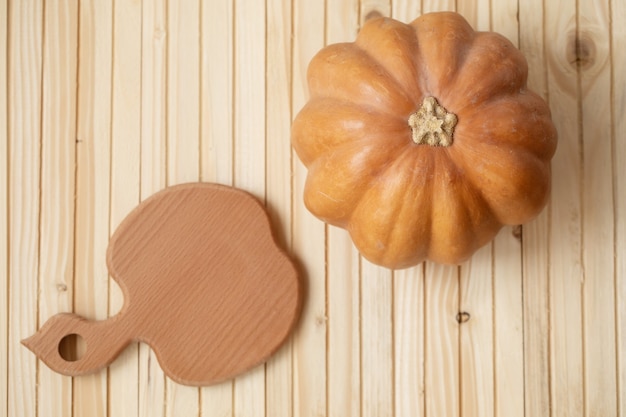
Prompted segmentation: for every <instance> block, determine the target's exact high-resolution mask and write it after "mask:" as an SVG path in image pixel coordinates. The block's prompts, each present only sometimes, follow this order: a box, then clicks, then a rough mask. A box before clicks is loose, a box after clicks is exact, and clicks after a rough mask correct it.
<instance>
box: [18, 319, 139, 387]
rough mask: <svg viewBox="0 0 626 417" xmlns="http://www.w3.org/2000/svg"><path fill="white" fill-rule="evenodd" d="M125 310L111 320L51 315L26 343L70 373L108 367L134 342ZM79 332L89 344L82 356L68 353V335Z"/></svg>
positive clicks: (57, 367)
mask: <svg viewBox="0 0 626 417" xmlns="http://www.w3.org/2000/svg"><path fill="white" fill-rule="evenodd" d="M124 316H125V314H123V312H121V313H119V314H118V315H116V316H114V317H111V318H109V319H107V320H102V321H92V320H87V319H85V318H84V317H81V316H79V315H76V314H72V313H62V314H57V315H55V316H53V317H51V318H50V319H49V320H48V321H47V322H46V323H45V324H44V326H43V327H42V328H41V329H40V330H39V331H38V332H37V333H35V334H34V335H33V336H31V337H29V338H28V339H24V340H22V344H23V345H24V346H26V347H27V348H28V349H30V350H31V351H32V352H33V353H34V354H35V355H37V356H38V357H39V358H40V359H41V360H42V361H43V362H44V363H45V364H46V365H48V366H49V367H50V368H51V369H54V370H56V371H57V372H60V373H63V374H66V375H84V374H88V373H92V372H95V371H98V370H100V369H102V368H105V367H107V366H108V365H109V364H111V362H113V360H115V358H116V357H117V356H118V355H119V354H120V353H121V352H122V351H123V350H124V349H125V348H126V347H127V346H128V345H129V344H130V343H131V342H132V340H133V338H132V337H131V336H130V333H131V332H130V329H129V328H128V326H125V325H124V322H126V320H124ZM72 335H76V338H77V339H82V341H83V342H84V345H85V350H84V352H79V354H80V355H79V356H78V357H68V355H66V354H64V352H63V349H62V347H63V346H62V345H63V343H64V339H65V338H67V337H71V336H72Z"/></svg>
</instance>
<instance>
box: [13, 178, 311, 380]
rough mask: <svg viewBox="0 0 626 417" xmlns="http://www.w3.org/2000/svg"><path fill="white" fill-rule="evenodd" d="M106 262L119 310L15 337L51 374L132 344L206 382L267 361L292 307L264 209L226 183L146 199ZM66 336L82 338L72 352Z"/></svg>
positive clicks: (294, 293) (295, 307) (296, 290)
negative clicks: (79, 349) (119, 296)
mask: <svg viewBox="0 0 626 417" xmlns="http://www.w3.org/2000/svg"><path fill="white" fill-rule="evenodd" d="M107 265H108V267H109V271H110V273H111V275H112V276H113V278H114V279H115V280H116V281H117V282H118V283H119V285H120V287H121V288H122V291H123V293H124V297H125V298H124V300H125V302H124V306H123V308H122V310H121V311H120V312H119V313H118V314H117V315H115V316H114V317H111V318H109V319H108V320H104V321H90V320H87V319H85V318H82V317H80V316H78V315H75V314H69V313H67V314H58V315H56V316H54V317H52V318H50V319H49V320H48V321H47V322H46V323H45V324H44V326H43V327H42V328H41V329H40V330H39V331H38V332H37V333H36V334H35V335H33V336H32V337H30V338H28V339H26V340H24V341H23V344H24V345H26V346H27V347H28V348H29V349H31V350H32V351H33V352H34V353H35V354H36V355H37V356H38V357H39V358H40V359H41V360H43V361H44V362H45V363H46V364H47V365H48V366H49V367H50V368H52V369H53V370H54V371H57V372H60V373H62V374H65V375H82V374H87V373H91V372H95V371H97V370H99V369H102V368H104V367H106V366H108V365H109V364H110V363H111V362H112V361H113V360H114V359H115V358H116V357H117V356H118V354H119V353H120V352H121V351H122V350H123V349H124V348H125V347H126V346H127V345H128V344H129V343H131V342H132V341H139V342H144V343H147V344H149V345H150V346H151V347H152V349H153V350H154V352H155V354H156V356H157V358H158V360H159V363H160V364H161V367H162V368H163V370H164V371H165V373H166V374H167V375H168V376H169V377H170V378H172V379H173V380H175V381H177V382H179V383H181V384H186V385H208V384H212V383H215V382H218V381H222V380H225V379H228V378H232V377H234V376H236V375H238V374H240V373H242V372H245V371H246V370H248V369H250V368H252V367H254V366H255V365H258V364H260V363H262V362H263V361H265V360H266V359H267V358H268V357H269V356H270V355H271V354H272V353H273V352H275V351H276V350H277V349H278V348H279V347H280V345H281V344H282V343H283V342H284V341H285V339H286V338H287V336H288V335H289V333H290V331H291V330H292V328H293V326H294V324H295V323H296V320H297V317H298V315H299V312H300V306H301V300H302V291H301V284H300V280H299V277H298V274H297V272H296V268H295V267H294V264H293V263H292V262H291V260H290V259H289V258H288V257H287V255H285V253H284V252H283V251H281V250H280V249H279V248H278V247H277V245H276V243H275V240H274V238H273V235H272V230H271V225H270V221H269V217H268V215H267V213H266V211H265V210H264V207H263V206H262V205H261V203H260V202H259V201H258V200H257V199H256V198H254V197H253V196H251V195H250V194H248V193H246V192H244V191H241V190H238V189H235V188H232V187H227V186H223V185H216V184H205V183H193V184H183V185H179V186H174V187H170V188H167V189H165V190H163V191H161V192H159V193H157V194H155V195H153V196H152V197H150V198H148V199H147V200H145V201H144V202H143V203H141V204H140V205H139V206H138V207H137V208H136V209H135V210H134V211H132V212H131V213H130V214H129V215H128V216H127V217H126V219H124V221H123V222H122V224H121V225H120V226H119V227H118V229H117V230H116V232H115V234H114V235H113V237H112V238H111V241H110V243H109V248H108V252H107ZM68 338H79V339H82V340H84V342H85V344H86V348H85V352H84V354H83V355H82V356H81V357H80V358H73V357H72V358H68V357H67V355H64V354H63V351H62V349H60V347H61V346H62V344H63V343H64V342H65V341H67V340H68Z"/></svg>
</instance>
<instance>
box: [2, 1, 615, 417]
mask: <svg viewBox="0 0 626 417" xmlns="http://www.w3.org/2000/svg"><path fill="white" fill-rule="evenodd" d="M57 3H58V5H57ZM455 8H456V9H457V10H458V11H459V12H461V13H462V14H464V15H465V17H466V18H467V19H468V20H469V21H470V22H471V23H472V24H473V25H474V26H475V27H476V28H479V29H489V28H492V29H495V30H498V31H500V32H502V33H504V34H505V35H506V36H507V37H509V39H511V40H513V41H514V42H516V43H518V44H519V46H520V48H521V50H522V52H523V53H524V54H525V56H526V58H527V60H528V62H529V66H530V71H529V86H530V87H531V88H532V89H534V90H535V91H537V92H539V93H540V94H541V95H542V96H543V97H544V98H546V99H547V100H548V101H549V103H550V107H551V109H552V112H553V115H554V120H555V123H556V124H557V126H558V129H559V148H558V150H557V153H556V155H555V158H554V161H553V167H552V169H553V187H552V198H551V201H550V203H549V206H548V207H547V208H546V209H545V210H544V211H543V213H542V214H541V215H540V216H539V217H538V218H536V219H535V220H534V221H532V222H531V223H529V224H526V225H524V227H523V229H522V231H521V235H520V234H519V233H517V232H518V231H517V230H513V229H511V228H509V229H508V230H506V229H505V230H503V231H502V233H501V234H500V235H499V236H498V238H497V240H496V242H495V244H494V245H493V246H488V247H486V248H484V249H483V251H481V252H479V253H478V254H477V255H476V256H474V257H473V258H472V259H471V261H470V262H468V263H466V264H463V265H461V266H460V268H452V269H451V270H442V269H441V268H439V267H436V266H433V265H432V264H426V265H420V266H418V267H416V268H411V269H409V270H405V271H393V272H386V271H380V270H378V269H377V268H375V267H370V265H368V264H367V263H363V262H362V261H361V260H360V257H359V255H358V253H357V252H356V251H355V250H354V247H353V246H352V245H351V242H350V240H349V238H348V237H347V236H346V235H345V232H343V231H339V230H336V229H334V228H329V227H326V226H324V224H322V223H321V222H319V221H318V220H317V219H315V218H314V217H313V216H311V215H310V214H309V213H308V212H307V211H306V209H305V208H304V206H303V204H302V198H301V196H302V187H303V184H304V178H305V171H304V170H303V167H302V166H301V164H300V162H299V161H298V160H297V158H296V157H295V156H294V155H293V154H292V152H291V149H290V147H289V129H290V120H291V118H292V116H293V115H294V114H296V113H297V112H298V111H299V110H300V108H301V107H302V105H303V104H304V102H305V101H306V98H307V94H308V93H307V91H306V84H305V73H306V67H307V65H308V62H309V60H310V59H311V57H312V56H313V55H314V54H315V53H316V52H317V51H318V50H319V49H320V48H321V47H323V46H324V45H325V44H328V43H333V42H340V41H344V40H345V41H352V40H353V38H354V37H355V36H356V33H357V31H358V29H359V27H360V24H361V23H362V20H363V19H364V18H365V17H366V16H367V15H368V14H369V13H370V12H372V11H374V10H375V11H377V12H378V13H380V14H387V15H389V14H390V15H391V16H393V17H394V18H398V19H400V20H403V21H406V22H408V21H411V20H413V19H414V18H416V17H417V16H418V15H419V14H420V13H421V12H422V11H424V12H426V11H433V10H441V9H448V10H450V9H455ZM66 11H70V12H69V14H68V13H66ZM624 28H626V9H625V4H624V2H623V1H617V0H587V1H574V0H555V1H546V0H529V1H520V2H516V1H502V2H501V1H488V0H467V1H465V0H463V1H450V0H389V1H387V0H349V1H339V0H326V1H306V0H267V1H255V2H246V1H238V2H232V1H229V0H193V1H191V2H175V1H172V0H156V1H150V2H146V1H144V2H139V1H136V0H115V1H111V2H108V1H104V2H101V1H95V0H67V1H63V2H49V1H48V2H37V1H29V0H12V1H8V0H0V171H1V172H3V173H5V174H3V175H5V176H0V178H1V179H0V218H1V219H3V220H2V221H0V271H6V274H4V273H0V277H1V278H0V346H2V347H0V363H2V364H7V366H4V365H1V366H0V415H7V416H11V417H13V416H17V415H19V416H27V417H40V416H50V415H55V414H56V415H59V414H60V413H61V412H63V413H64V414H63V415H64V416H65V415H68V416H107V415H111V416H113V415H115V416H133V417H135V416H148V415H149V416H162V417H166V416H167V417H171V416H177V415H189V414H190V415H200V416H203V417H204V416H212V417H216V416H219V417H234V416H238V417H248V416H250V417H252V416H254V417H256V416H268V417H269V416H311V417H321V416H337V417H338V416H341V417H343V416H355V417H358V416H365V415H372V414H374V413H378V414H379V415H387V416H431V415H435V414H436V413H438V414H436V415H442V416H448V415H449V416H455V415H459V416H463V417H472V416H480V417H483V416H492V415H493V416H497V415H504V414H506V415H512V416H517V415H519V416H521V415H524V416H529V417H530V416H533V417H534V416H548V417H557V416H567V417H576V416H586V417H587V416H588V417H591V416H602V417H605V416H607V417H617V416H621V415H622V414H624V410H626V371H624V369H626V367H625V366H624V364H625V363H626V330H624V326H625V325H626V324H625V323H626V261H625V259H626V257H625V256H624V253H626V243H625V242H626V240H625V238H624V236H626V216H625V215H624V213H625V210H626V199H625V198H626V197H625V196H626V193H625V192H624V189H625V186H624V180H623V178H624V177H625V173H624V167H623V165H624V164H621V163H620V162H619V161H621V158H622V156H623V155H626V141H625V140H624V138H625V137H624V135H623V134H622V133H621V132H622V131H623V130H624V129H623V127H624V122H623V121H622V119H623V117H621V115H622V114H623V113H624V109H625V103H626V95H625V93H624V92H625V91H626V87H625V86H624V80H623V78H624V77H622V75H621V74H623V73H624V71H626V61H625V57H624V54H623V53H622V51H623V50H624V48H626V32H625V29H624ZM66 34H67V36H66ZM577 36H578V37H577ZM55 39H59V41H58V42H57V41H55ZM577 39H578V41H577ZM74 62H75V64H74ZM74 65H76V67H75V68H74V69H72V67H73V66H74ZM5 86H6V88H5ZM61 91H63V92H66V91H67V92H70V93H68V94H65V93H63V94H61V93H60V92H61ZM71 92H73V93H74V96H72V95H71ZM72 102H74V104H73V105H72V104H71V103H72ZM55 103H61V104H62V105H67V104H69V107H68V109H69V110H67V111H68V112H69V113H74V114H68V113H67V112H66V111H65V110H62V109H63V107H60V106H59V105H58V104H55ZM63 103H65V104H63ZM55 115H56V116H58V117H56V118H55V117H54V116H55ZM72 119H73V120H74V121H75V128H72V127H71V126H66V125H65V123H66V121H67V120H72ZM250 120H251V122H250V123H249V122H248V121H250ZM59 129H60V130H59ZM73 130H75V133H74V132H73ZM66 135H69V138H68V137H66ZM72 136H75V138H73V137H72ZM54 138H56V139H54ZM52 139H54V140H52ZM73 139H76V141H74V140H73ZM53 143H54V144H57V145H58V147H57V145H54V147H53V146H52V144H53ZM61 149H64V150H65V152H68V151H72V150H73V151H74V152H75V157H74V159H72V158H71V157H70V159H68V160H67V161H68V162H67V164H69V166H64V165H62V164H60V161H61V159H59V155H61V154H60V153H58V151H60V150H61ZM55 150H56V151H55ZM55 152H56V155H57V156H55ZM53 158H56V159H53ZM44 173H46V174H44ZM72 173H74V175H75V177H74V178H75V180H74V182H73V183H71V182H68V179H71V178H72V175H71V174H72ZM68 175H69V177H68ZM198 180H201V181H206V182H217V183H221V184H226V185H237V186H239V187H241V188H244V189H247V190H248V191H250V192H252V193H253V194H254V195H255V196H257V197H259V198H260V199H261V200H262V201H263V202H264V203H265V204H266V208H267V209H268V212H269V213H270V215H271V216H272V223H273V224H275V225H276V226H277V230H276V231H277V237H278V240H279V241H280V242H281V244H282V246H284V247H286V248H288V251H289V253H290V254H291V255H293V257H294V258H295V259H297V263H298V266H299V270H300V271H301V272H302V273H303V275H304V279H303V285H304V286H305V287H306V288H305V295H306V297H305V303H304V305H303V312H302V318H301V321H300V323H299V325H298V327H297V328H296V331H295V333H294V336H293V337H292V338H291V339H290V340H289V341H288V343H287V344H286V345H285V347H284V349H281V350H280V351H279V352H278V354H277V355H276V356H274V357H272V359H271V361H270V362H268V363H267V364H266V365H265V366H262V367H258V368H256V369H255V370H254V371H253V372H252V373H251V374H250V375H247V374H246V375H245V376H244V377H243V378H237V379H235V380H232V379H231V380H227V381H224V382H223V383H221V384H218V385H216V386H211V387H205V388H202V389H200V390H198V389H196V388H188V387H183V386H180V385H179V384H177V383H176V382H173V381H171V380H168V379H167V378H166V377H165V376H164V373H163V371H162V370H161V368H160V366H159V365H158V363H157V360H156V356H155V353H154V352H153V351H152V350H151V349H150V348H149V347H148V346H145V345H140V346H139V347H137V345H131V347H130V348H129V349H127V350H126V351H125V352H124V355H123V357H122V358H120V359H119V360H118V361H117V362H115V363H114V365H112V366H111V367H110V368H108V370H107V371H103V372H100V373H97V374H94V375H90V376H81V377H58V376H55V375H54V374H51V373H48V371H47V370H46V365H45V364H42V363H38V362H36V361H35V360H34V356H33V355H32V354H31V353H30V352H28V351H27V350H26V349H25V348H23V347H22V346H20V345H19V341H20V340H21V339H22V338H24V337H26V336H28V335H30V334H32V333H33V332H34V331H36V329H37V328H38V327H39V326H41V325H43V323H44V322H45V321H46V320H47V319H48V318H49V317H50V316H51V315H53V314H54V313H56V312H57V311H61V310H64V311H72V312H74V313H76V314H80V315H83V316H88V317H90V318H94V319H98V320H103V319H106V318H107V317H109V316H113V315H114V314H115V313H116V312H117V311H118V310H119V309H120V308H121V300H122V293H121V291H120V289H119V288H118V287H117V284H115V282H114V281H112V280H111V278H110V277H109V276H108V274H107V269H106V264H105V259H104V254H105V250H106V247H107V245H108V241H109V237H110V234H111V233H112V232H113V231H114V230H115V228H116V227H117V225H118V224H119V222H120V221H121V220H122V219H123V218H124V217H125V216H126V215H127V214H128V212H129V211H130V210H131V209H132V208H133V207H135V206H136V205H137V204H139V202H140V201H142V200H144V199H145V198H146V197H148V196H150V195H152V194H153V193H154V192H156V191H159V190H161V189H163V188H164V187H165V186H166V185H168V183H169V184H170V185H171V184H175V183H179V182H183V181H198ZM4 196H6V198H5V197H4ZM73 196H75V208H72V207H71V198H72V197H73ZM68 204H69V206H68ZM64 207H70V210H69V211H66V210H64V209H63V208H64ZM72 210H74V211H73V213H72ZM60 211H63V212H62V213H61V212H60ZM55 212H57V213H60V214H59V217H58V218H57V219H56V220H57V221H56V222H55V221H54V217H56V215H55V214H54V213H55ZM514 231H515V233H516V234H515V236H514V235H513V232H514ZM55 236H58V237H59V240H58V244H57V242H56V241H55V239H54V237H55ZM519 237H521V240H519V239H518V238H519ZM72 241H73V242H74V243H73V244H71V243H70V242H72ZM51 242H52V243H51ZM68 250H69V252H68ZM70 263H71V264H72V265H70ZM444 269H445V268H444ZM61 280H63V284H65V285H66V286H67V291H66V292H58V289H57V288H56V284H57V282H60V281H61ZM381 281H384V282H381ZM57 293H58V294H60V297H59V298H57V297H56V295H55V294H57ZM463 312H465V313H468V316H463V317H469V320H467V321H465V322H461V323H459V322H458V321H457V316H458V315H459V313H463ZM390 375H391V376H390ZM57 381H58V383H56V382H57ZM67 387H69V391H68V389H67ZM246 401H247V402H246ZM55 410H56V411H55Z"/></svg>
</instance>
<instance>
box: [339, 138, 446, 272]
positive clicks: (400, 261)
mask: <svg viewBox="0 0 626 417" xmlns="http://www.w3.org/2000/svg"><path fill="white" fill-rule="evenodd" d="M415 151H416V149H415V148H414V147H412V146H409V147H406V148H404V149H403V150H402V152H401V153H400V154H399V155H398V156H397V157H396V158H395V159H394V160H393V161H392V162H391V163H390V164H389V166H388V167H387V169H386V170H385V171H384V172H383V173H381V174H379V176H378V177H377V179H376V181H375V183H373V184H370V187H368V188H367V189H366V190H365V192H364V193H363V194H362V196H361V198H360V199H359V202H358V203H357V204H355V210H354V211H353V213H352V216H351V217H350V219H349V221H348V226H347V227H346V229H348V231H349V232H350V236H351V238H352V240H353V241H354V242H355V245H357V247H358V248H359V251H361V253H363V254H364V256H365V257H366V258H367V259H370V260H377V261H376V262H377V263H378V264H382V265H386V266H389V267H392V266H393V267H395V268H403V267H408V266H410V265H412V264H415V259H416V258H417V257H418V255H419V258H420V259H421V260H423V259H424V258H425V257H426V250H427V249H426V248H427V247H428V245H429V241H428V235H427V233H425V234H420V236H419V238H418V240H417V241H415V240H414V241H413V242H412V244H409V245H408V246H406V247H405V245H404V244H405V243H407V242H404V243H402V244H400V245H399V246H398V245H397V244H394V242H397V240H398V235H401V234H402V233H403V232H415V230H416V228H415V227H411V228H410V229H406V228H405V227H404V226H406V223H403V222H400V221H399V219H401V218H402V217H403V216H404V215H405V214H406V213H409V214H408V215H409V216H412V217H411V218H412V220H415V218H414V217H413V216H419V219H418V221H420V220H422V219H424V220H425V221H426V222H427V223H426V224H422V227H421V228H417V230H422V229H423V230H426V231H428V230H430V228H431V215H430V212H426V210H419V213H417V212H414V209H415V207H416V204H415V202H411V201H410V197H411V196H414V194H411V196H409V195H407V193H406V192H407V190H406V189H419V190H421V191H422V194H420V196H421V198H418V200H417V201H428V200H430V198H429V197H428V196H429V194H430V192H431V190H430V181H429V179H428V178H429V177H430V176H431V175H433V169H434V168H433V166H432V163H430V164H425V163H423V161H422V159H425V160H426V161H432V158H431V156H430V155H428V152H426V149H424V150H423V151H420V154H421V155H420V156H416V154H415ZM418 161H420V162H422V163H419V162H418ZM415 166H419V167H421V171H420V172H417V171H413V172H412V175H411V176H410V178H409V175H408V174H406V175H405V174H402V175H400V176H398V175H395V174H394V172H399V173H405V172H406V171H407V170H409V169H411V167H415ZM424 167H427V168H426V170H424ZM416 176H419V179H416ZM401 178H404V179H403V180H400V179H401ZM394 179H396V180H395V181H394ZM398 181H399V182H398ZM405 188H406V189H405ZM372 202H376V203H378V204H377V205H372ZM380 206H382V207H383V208H389V207H393V210H391V211H388V210H383V211H384V212H386V213H387V214H386V215H384V217H377V216H376V214H377V212H376V210H377V207H380ZM377 219H378V220H377ZM418 224H419V223H414V224H413V225H414V226H417V225H418ZM374 226H378V227H377V228H376V230H377V232H376V233H374V234H372V233H371V230H370V233H366V232H363V229H371V228H372V227H374ZM381 231H382V233H383V234H382V235H381V234H380V232H381ZM372 235H375V236H377V239H376V241H377V242H381V243H382V242H384V246H383V247H377V248H376V249H375V250H372V248H371V244H372V242H371V241H368V240H367V239H365V238H364V236H365V237H371V236H372ZM411 237H413V238H414V237H415V235H412V236H411ZM368 243H369V244H368ZM416 245H417V246H418V247H420V248H421V249H420V250H419V252H418V251H416V249H415V246H416ZM399 247H405V251H404V252H405V253H404V254H403V253H402V251H401V250H399Z"/></svg>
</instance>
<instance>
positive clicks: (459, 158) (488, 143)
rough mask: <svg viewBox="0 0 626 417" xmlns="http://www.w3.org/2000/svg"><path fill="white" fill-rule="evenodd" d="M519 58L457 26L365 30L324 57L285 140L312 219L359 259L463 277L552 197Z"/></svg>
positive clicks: (538, 103) (433, 17)
mask: <svg viewBox="0 0 626 417" xmlns="http://www.w3.org/2000/svg"><path fill="white" fill-rule="evenodd" d="M527 73H528V67H527V63H526V60H525V59H524V57H523V55H522V54H521V53H520V51H519V50H517V49H516V48H515V47H514V46H513V44H511V42H509V41H508V40H507V39H506V38H504V37H503V36H501V35H499V34H497V33H491V32H475V31H474V30H473V29H472V27H471V26H470V25H469V24H468V23H467V21H466V20H465V19H463V17H461V16H460V15H459V14H457V13H452V12H445V13H430V14H425V15H422V16H421V17H419V18H418V19H416V20H415V21H413V22H412V23H410V24H404V23H401V22H398V21H396V20H393V19H389V18H377V19H372V20H369V21H367V22H366V23H365V24H364V26H363V28H362V30H361V31H360V33H359V34H358V36H357V39H356V41H355V42H354V43H340V44H334V45H330V46H327V47H326V48H324V49H322V50H321V51H320V52H319V53H318V54H317V55H316V56H315V57H314V58H313V60H312V61H311V63H310V65H309V68H308V74H307V79H308V86H309V92H310V100H309V101H308V102H307V104H306V105H305V106H304V108H303V109H302V110H301V111H300V113H299V114H298V115H297V117H296V118H295V120H294V123H293V126H292V145H293V147H294V149H295V151H296V152H297V154H298V156H299V158H300V159H301V160H302V162H303V163H304V165H305V166H306V167H307V168H308V175H307V179H306V184H305V189H304V202H305V204H306V207H307V208H308V209H309V210H310V211H311V212H312V213H313V214H315V215H316V216H317V217H319V218H320V219H322V220H324V221H325V222H328V223H329V224H333V225H336V226H339V227H343V228H345V229H347V230H348V231H349V233H350V235H351V237H352V240H353V242H354V244H355V245H356V247H357V248H358V249H359V251H360V252H361V254H362V255H363V256H364V257H366V258H367V259H369V260H370V261H371V262H374V263H376V264H379V265H383V266H386V267H389V268H404V267H409V266H412V265H415V264H417V263H419V262H421V261H422V260H424V259H430V260H432V261H435V262H438V263H453V264H454V263H460V262H462V261H464V260H466V259H467V258H468V257H470V256H471V255H472V254H473V253H474V252H475V251H476V250H477V249H478V248H480V247H481V246H483V245H485V244H486V243H488V242H489V241H490V240H492V239H493V237H494V236H495V235H496V233H497V232H498V231H499V230H500V228H501V227H502V226H503V225H517V224H522V223H525V222H527V221H528V220H530V219H531V218H533V217H534V216H536V215H537V214H538V213H539V212H540V211H541V209H542V208H543V207H544V206H545V204H546V201H547V199H548V196H549V193H550V160H551V158H552V156H553V154H554V152H555V148H556V143H557V133H556V130H555V128H554V125H553V123H552V121H551V118H550V110H549V108H548V106H547V104H546V103H545V101H544V100H542V99H541V97H539V96H538V95H537V94H535V93H533V92H532V91H530V90H529V89H528V88H527V87H526V79H527Z"/></svg>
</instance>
